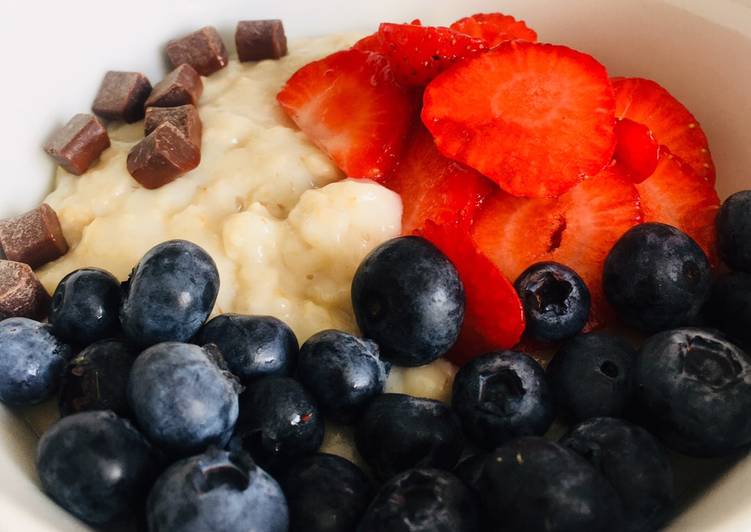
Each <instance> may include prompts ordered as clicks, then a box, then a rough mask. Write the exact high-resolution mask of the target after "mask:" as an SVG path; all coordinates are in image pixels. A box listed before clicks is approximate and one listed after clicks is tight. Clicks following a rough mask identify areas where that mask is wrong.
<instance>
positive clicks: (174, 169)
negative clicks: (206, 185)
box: [128, 122, 201, 189]
mask: <svg viewBox="0 0 751 532" xmlns="http://www.w3.org/2000/svg"><path fill="white" fill-rule="evenodd" d="M199 162H201V150H200V149H199V148H198V147H197V146H196V145H195V144H193V143H192V142H191V141H190V140H189V139H188V138H187V137H186V136H185V135H183V134H182V133H181V132H180V130H179V129H178V128H177V127H175V126H174V125H172V124H171V123H169V122H164V123H162V124H161V125H159V126H157V128H156V129H155V130H154V131H152V132H151V133H150V134H149V136H148V137H146V138H144V139H143V140H141V142H139V143H138V144H136V145H135V146H133V148H132V149H131V150H130V153H129V154H128V172H130V175H132V176H133V178H134V179H135V180H136V181H138V182H139V183H141V185H143V186H144V187H145V188H149V189H154V188H159V187H161V186H164V185H166V184H167V183H170V182H171V181H174V180H175V179H177V178H178V177H180V176H181V175H182V174H184V173H185V172H188V171H190V170H192V169H193V168H195V167H196V166H198V163H199Z"/></svg>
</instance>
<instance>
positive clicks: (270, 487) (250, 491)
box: [147, 448, 289, 532]
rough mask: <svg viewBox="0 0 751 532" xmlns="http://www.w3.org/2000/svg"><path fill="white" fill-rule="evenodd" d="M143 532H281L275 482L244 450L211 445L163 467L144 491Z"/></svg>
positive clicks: (281, 506)
mask: <svg viewBox="0 0 751 532" xmlns="http://www.w3.org/2000/svg"><path fill="white" fill-rule="evenodd" d="M147 520H148V528H149V532H204V531H208V530H211V531H212V532H235V531H237V530H248V531H253V532H287V527H288V523H289V516H288V510H287V502H286V501H285V500H284V494H283V493H282V490H281V489H280V488H279V484H277V483H276V481H275V480H274V479H273V478H271V477H270V476H269V475H268V473H266V472H265V471H264V470H263V469H261V468H260V467H258V466H257V465H256V464H255V463H253V460H252V459H251V458H250V457H249V456H248V455H247V454H245V453H228V452H227V451H221V450H219V449H215V448H211V449H209V450H208V451H206V452H205V453H203V454H200V455H198V456H192V457H190V458H185V459H184V460H181V461H179V462H177V463H175V464H173V465H172V466H171V467H170V468H169V469H167V470H166V471H165V472H164V473H163V474H162V475H161V476H160V477H159V479H158V480H157V482H156V484H154V487H153V488H152V489H151V493H149V500H148V505H147Z"/></svg>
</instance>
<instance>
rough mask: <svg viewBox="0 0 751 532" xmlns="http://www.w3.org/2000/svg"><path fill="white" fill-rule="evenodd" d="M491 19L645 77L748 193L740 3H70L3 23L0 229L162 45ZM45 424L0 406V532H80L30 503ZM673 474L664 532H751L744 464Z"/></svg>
mask: <svg viewBox="0 0 751 532" xmlns="http://www.w3.org/2000/svg"><path fill="white" fill-rule="evenodd" d="M498 10H500V11H503V12H507V13H510V14H513V15H514V16H516V17H518V18H522V19H525V20H526V21H528V22H529V24H530V25H531V27H533V28H534V29H536V30H537V31H538V33H539V35H540V39H541V40H543V41H548V42H556V43H562V44H566V45H569V46H572V47H574V48H577V49H580V50H583V51H586V52H589V53H591V54H592V55H594V56H595V57H597V58H598V59H599V60H600V61H601V62H602V63H604V64H605V65H606V66H607V67H608V69H609V71H610V73H611V75H614V76H617V75H628V76H640V77H647V78H651V79H654V80H656V81H658V82H659V83H661V84H662V85H664V86H665V87H667V88H668V89H669V90H670V91H671V92H672V93H673V94H674V95H675V96H676V97H678V98H679V99H680V100H681V101H683V102H684V103H685V104H686V105H687V107H688V108H689V109H691V110H692V112H693V113H694V114H695V115H696V116H697V117H698V119H699V121H700V122H701V124H702V126H703V128H704V130H705V131H706V133H707V135H708V137H709V139H710V146H711V149H712V154H713V156H714V159H715V162H716V164H717V173H718V187H719V192H720V195H721V196H722V197H725V196H727V195H728V194H729V193H731V192H733V191H736V190H739V189H741V188H751V171H749V169H750V168H751V149H750V148H749V147H751V128H749V127H748V124H749V123H751V98H749V97H748V90H749V87H751V59H750V58H751V0H713V1H712V2H708V1H706V0H665V1H658V0H641V1H639V2H635V1H633V0H609V1H608V2H602V1H601V0H567V1H566V2H562V1H560V0H507V1H504V2H493V1H490V0H488V1H483V0H465V1H463V2H456V1H452V0H410V1H407V2H405V1H403V0H401V1H400V0H381V1H380V2H364V1H363V2H350V3H349V4H347V7H346V8H343V7H342V5H341V2H338V1H336V0H318V1H317V2H315V3H312V2H305V1H292V0H288V1H286V2H271V1H267V0H245V1H240V0H213V1H212V2H200V1H198V0H182V1H181V0H150V1H147V0H129V1H127V2H122V3H120V4H116V5H113V4H103V3H101V2H95V1H93V0H79V1H77V2H44V3H42V2H30V3H20V4H17V5H16V6H14V9H13V10H12V12H8V13H5V14H4V20H5V23H4V27H3V32H2V33H1V34H0V49H2V50H5V54H4V73H5V74H4V79H3V82H2V83H0V102H4V109H3V118H4V124H3V126H4V127H3V128H2V130H1V131H0V161H2V163H1V164H2V166H1V167H0V217H6V216H10V215H14V214H18V213H20V212H23V211H25V210H28V209H30V208H33V207H34V206H36V205H38V203H39V202H40V201H41V200H42V198H43V197H44V195H45V194H46V192H47V191H48V190H49V188H50V186H51V179H52V171H53V166H52V163H51V162H50V161H49V159H48V158H47V157H46V156H45V155H44V153H43V152H42V150H41V145H42V143H43V142H44V140H45V138H46V137H47V136H48V135H49V133H50V132H51V131H52V130H53V129H55V128H56V127H59V126H60V125H61V124H63V123H64V122H65V121H66V120H67V119H68V118H69V117H70V116H72V115H73V114H75V113H77V112H84V111H85V110H87V109H88V108H89V107H90V105H91V101H92V99H93V96H94V94H95V92H96V90H97V87H98V84H99V82H100V80H101V76H102V74H103V73H104V72H105V71H106V70H109V69H118V70H138V71H143V72H145V73H146V74H147V75H148V76H149V77H150V78H151V79H159V77H160V76H161V74H162V73H163V72H164V70H165V63H164V56H163V45H164V43H165V42H166V41H167V40H168V39H170V38H172V37H174V36H178V35H180V34H183V33H186V32H188V31H191V30H193V29H196V28H198V27H200V26H203V25H208V24H211V25H214V26H216V27H218V28H219V29H220V31H222V32H223V33H225V35H226V36H231V34H232V32H233V29H234V24H235V23H236V21H237V20H241V19H261V18H281V19H282V20H283V21H284V23H285V27H286V29H287V33H288V35H289V36H290V37H291V38H294V37H296V36H307V35H319V34H325V33H331V32H339V31H353V30H354V31H362V32H363V33H366V32H372V31H373V30H374V28H375V27H376V25H377V23H378V22H380V21H385V20H390V21H407V20H411V19H413V18H417V17H419V18H421V19H422V20H423V21H424V22H425V23H428V24H448V23H449V22H451V21H452V20H454V19H456V18H459V17H461V16H466V15H468V14H471V13H474V12H483V11H498ZM227 42H228V43H231V42H232V39H231V38H229V39H227ZM48 415H49V413H48V412H45V411H44V410H43V409H42V410H39V409H32V410H29V411H11V410H9V409H7V408H5V407H0V478H2V479H3V482H2V485H0V529H2V530H23V531H24V532H36V531H39V532H52V531H59V532H73V531H81V530H88V528H87V527H86V526H85V525H83V524H82V523H80V522H79V521H77V520H76V519H74V518H73V517H71V516H70V515H69V514H67V513H66V512H65V511H63V510H62V509H60V508H58V507H57V506H56V505H55V504H54V503H52V502H51V501H50V500H49V499H48V498H47V497H46V496H45V495H44V494H43V493H42V492H41V491H40V490H39V487H38V481H37V478H36V474H35V472H34V466H33V458H34V448H35V443H36V440H37V438H38V434H36V433H35V430H34V427H38V426H40V424H44V421H45V419H44V418H45V416H48ZM679 461H680V466H679V468H678V473H677V479H676V484H677V486H676V487H677V490H678V492H679V494H680V508H679V512H678V514H677V516H676V517H675V519H674V520H673V521H672V522H671V524H670V525H669V526H668V527H667V529H668V530H674V531H702V532H707V531H718V532H719V531H722V532H730V531H746V530H751V505H749V504H748V502H749V496H748V495H747V491H748V490H747V489H746V488H747V486H748V485H749V484H751V458H747V456H746V453H745V452H744V453H742V454H741V455H738V456H734V457H729V458H727V459H723V460H713V461H698V460H690V459H687V458H679Z"/></svg>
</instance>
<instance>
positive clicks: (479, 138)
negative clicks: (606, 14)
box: [422, 41, 615, 197]
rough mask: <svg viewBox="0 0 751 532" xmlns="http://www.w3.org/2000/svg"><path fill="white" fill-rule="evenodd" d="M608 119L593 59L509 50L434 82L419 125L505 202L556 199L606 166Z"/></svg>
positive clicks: (534, 48) (524, 46)
mask: <svg viewBox="0 0 751 532" xmlns="http://www.w3.org/2000/svg"><path fill="white" fill-rule="evenodd" d="M540 87H544V88H545V90H541V89H540ZM614 110H615V102H614V100H613V90H612V88H611V86H610V81H609V80H608V77H607V72H606V71H605V68H604V67H603V66H602V65H601V64H600V63H598V62H597V61H595V60H594V59H593V58H592V57H590V56H588V55H586V54H582V53H580V52H576V51H574V50H571V49H570V48H566V47H564V46H557V45H550V44H536V43H529V42H524V41H509V42H505V43H502V44H500V45H499V46H498V47H496V48H494V49H493V50H491V51H489V52H487V53H484V54H482V55H480V56H478V57H475V58H472V59H469V60H467V61H463V62H461V63H459V64H457V65H456V66H455V67H454V68H452V69H450V70H449V71H447V72H446V73H445V74H442V75H441V76H439V77H437V78H436V79H434V80H433V81H432V82H431V83H430V85H428V87H427V88H426V90H425V94H424V96H423V109H422V120H423V122H424V123H425V125H426V126H427V127H428V129H429V130H430V132H431V133H432V134H433V137H434V138H435V141H436V145H437V146H438V149H439V150H440V151H441V152H442V153H443V154H444V155H445V156H447V157H449V158H450V159H455V160H457V161H459V162H462V163H464V164H466V165H468V166H470V167H472V168H474V169H476V170H478V171H479V172H480V173H482V174H484V175H486V176H488V177H489V178H490V179H492V180H493V181H495V182H496V183H498V184H499V185H500V186H501V188H503V189H504V190H505V191H507V192H509V193H510V194H513V195H518V196H531V197H537V196H559V195H561V194H563V193H564V192H565V191H566V190H568V189H569V188H571V187H573V186H574V185H576V184H577V183H578V182H580V181H581V180H582V179H584V177H585V176H594V175H596V174H597V173H599V172H600V171H601V170H602V169H603V168H604V167H605V166H606V165H607V164H608V162H609V161H610V159H611V158H612V156H613V150H614V148H615V133H614V123H615V120H614ZM541 154H544V157H541Z"/></svg>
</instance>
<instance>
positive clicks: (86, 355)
mask: <svg viewBox="0 0 751 532" xmlns="http://www.w3.org/2000/svg"><path fill="white" fill-rule="evenodd" d="M137 355H138V353H137V352H135V351H134V350H133V349H132V348H131V347H130V346H128V345H127V344H126V343H125V342H123V341H121V340H102V341H100V342H96V343H93V344H91V345H90V346H89V347H87V348H86V349H84V350H83V351H81V352H80V353H78V354H77V355H76V357H75V358H74V359H73V360H71V361H70V362H68V365H67V367H66V368H65V373H63V378H62V383H61V385H60V400H59V407H60V415H61V416H68V415H70V414H76V413H78V412H85V411H89V410H112V411H113V412H114V413H115V414H117V415H118V416H124V417H129V416H130V407H129V406H128V376H129V375H130V368H131V366H133V362H134V361H135V360H136V356H137Z"/></svg>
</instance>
